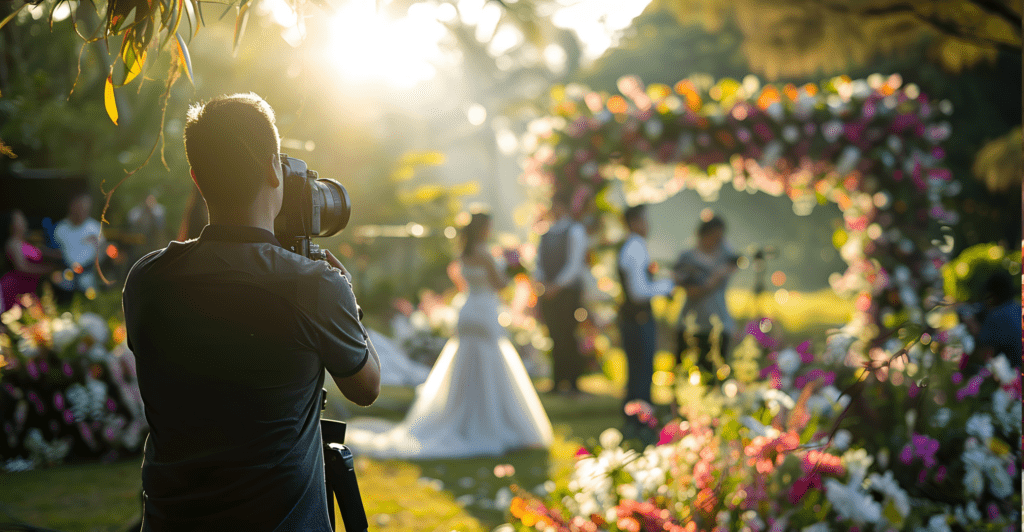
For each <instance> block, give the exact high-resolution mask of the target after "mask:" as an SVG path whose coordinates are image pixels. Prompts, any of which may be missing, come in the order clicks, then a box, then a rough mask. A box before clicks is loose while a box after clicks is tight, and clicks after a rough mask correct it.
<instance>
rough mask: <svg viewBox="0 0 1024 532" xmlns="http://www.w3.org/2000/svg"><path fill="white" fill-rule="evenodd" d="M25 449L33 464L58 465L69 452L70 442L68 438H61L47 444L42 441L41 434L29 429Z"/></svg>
mask: <svg viewBox="0 0 1024 532" xmlns="http://www.w3.org/2000/svg"><path fill="white" fill-rule="evenodd" d="M25 448H26V449H27V450H28V452H29V456H30V459H31V460H32V463H33V464H56V463H60V461H61V460H63V459H64V457H65V456H67V455H68V451H70V450H71V441H70V440H69V439H68V438H61V439H57V440H53V441H52V442H49V443H47V441H46V440H44V439H43V433H42V431H40V430H39V429H37V428H32V429H29V431H28V436H27V437H26V438H25Z"/></svg>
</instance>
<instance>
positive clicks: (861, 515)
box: [825, 478, 882, 524]
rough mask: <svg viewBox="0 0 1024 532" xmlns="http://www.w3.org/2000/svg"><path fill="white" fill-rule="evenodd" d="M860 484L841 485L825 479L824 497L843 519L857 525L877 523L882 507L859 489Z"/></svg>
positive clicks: (832, 479)
mask: <svg viewBox="0 0 1024 532" xmlns="http://www.w3.org/2000/svg"><path fill="white" fill-rule="evenodd" d="M859 485H860V482H859V481H858V482H851V483H850V484H843V483H841V482H839V481H838V480H836V479H834V478H827V479H825V496H826V497H827V498H828V500H829V502H830V503H832V506H833V507H834V508H835V510H836V513H838V514H839V516H840V517H841V518H843V519H849V520H852V521H853V522H855V523H857V524H865V523H877V522H878V521H880V520H881V519H882V505H881V504H879V503H878V502H877V501H875V499H874V498H873V497H872V496H871V494H869V493H867V492H865V491H863V490H861V489H860V488H859Z"/></svg>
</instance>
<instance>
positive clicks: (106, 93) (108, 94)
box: [103, 75, 117, 126]
mask: <svg viewBox="0 0 1024 532" xmlns="http://www.w3.org/2000/svg"><path fill="white" fill-rule="evenodd" d="M103 105H104V106H106V108H107V115H108V116H110V121H111V122H113V123H114V125H115V126H116V125H117V102H116V101H115V100H114V77H113V76H112V75H108V76H107V84H106V87H104V88H103Z"/></svg>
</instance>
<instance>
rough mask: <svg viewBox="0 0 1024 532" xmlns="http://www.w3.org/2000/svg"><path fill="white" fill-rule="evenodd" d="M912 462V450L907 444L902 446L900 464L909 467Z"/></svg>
mask: <svg viewBox="0 0 1024 532" xmlns="http://www.w3.org/2000/svg"><path fill="white" fill-rule="evenodd" d="M913 460H914V448H913V447H912V446H911V445H910V444H909V443H908V444H906V445H904V446H903V449H902V450H901V451H900V462H903V463H904V464H905V465H910V462H911V461H913Z"/></svg>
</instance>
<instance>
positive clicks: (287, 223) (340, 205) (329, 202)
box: [274, 153, 352, 260]
mask: <svg viewBox="0 0 1024 532" xmlns="http://www.w3.org/2000/svg"><path fill="white" fill-rule="evenodd" d="M281 175H282V176H283V177H284V202H283V204H282V205H281V212H280V213H279V214H278V215H277V218H275V219H274V236H276V237H277V240H278V241H279V242H281V245H283V246H284V247H285V248H286V249H288V250H289V251H292V252H294V253H298V254H299V255H302V256H304V257H307V258H310V259H314V260H323V259H325V258H326V255H325V254H324V252H323V251H322V250H321V249H320V246H317V245H316V244H312V243H310V238H313V237H327V236H332V235H336V234H338V233H339V232H341V230H342V229H344V228H345V226H347V225H348V220H349V218H350V217H351V216H352V200H351V199H350V198H349V196H348V191H346V190H345V187H343V186H342V185H341V183H339V182H337V181H335V180H333V179H327V178H322V177H320V176H318V175H317V173H316V172H314V171H313V170H310V169H309V168H308V167H307V166H306V162H305V161H303V160H301V159H296V158H295V157H289V156H288V155H287V154H284V153H282V154H281Z"/></svg>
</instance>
